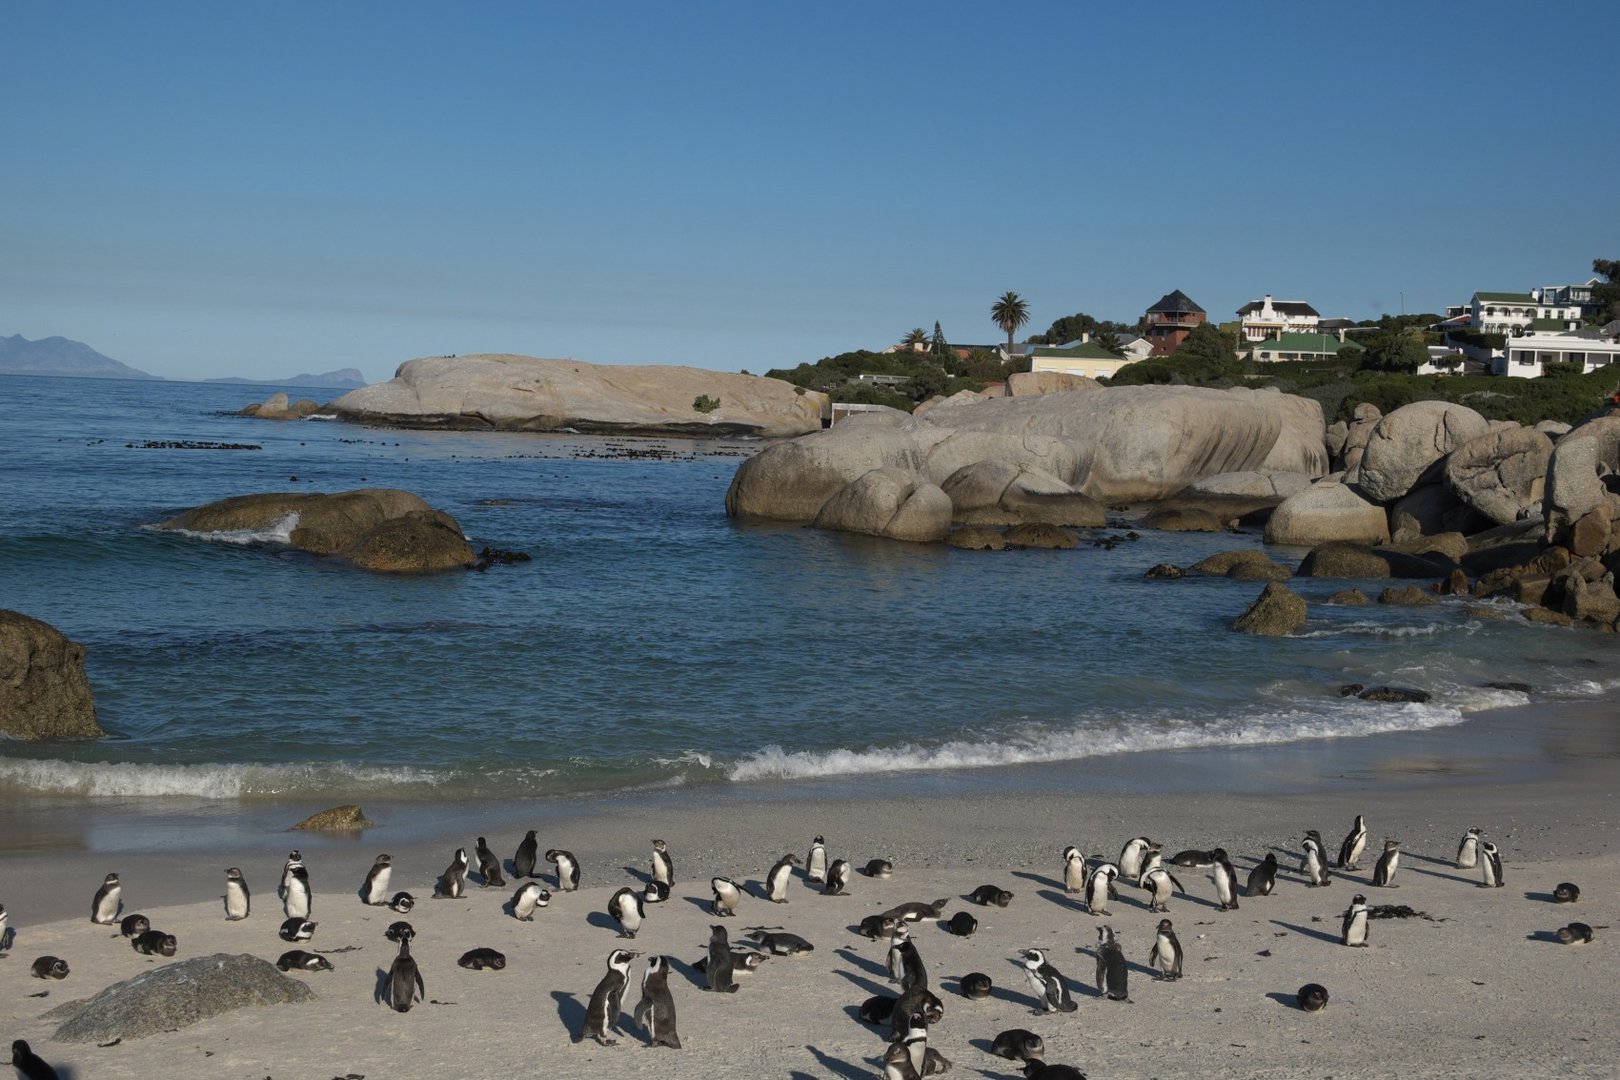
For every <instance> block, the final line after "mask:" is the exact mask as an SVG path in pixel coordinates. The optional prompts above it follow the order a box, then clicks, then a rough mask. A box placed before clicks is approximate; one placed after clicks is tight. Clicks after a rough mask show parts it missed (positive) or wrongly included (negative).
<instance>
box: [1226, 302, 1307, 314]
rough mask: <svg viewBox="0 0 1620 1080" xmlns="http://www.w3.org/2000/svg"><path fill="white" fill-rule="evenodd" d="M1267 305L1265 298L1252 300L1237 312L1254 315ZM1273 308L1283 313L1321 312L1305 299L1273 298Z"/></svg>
mask: <svg viewBox="0 0 1620 1080" xmlns="http://www.w3.org/2000/svg"><path fill="white" fill-rule="evenodd" d="M1265 306H1266V302H1265V301H1264V300H1250V301H1249V302H1248V303H1247V304H1244V305H1243V306H1242V307H1240V308H1238V309H1237V313H1238V314H1239V315H1252V314H1254V313H1255V312H1256V311H1259V310H1260V309H1261V308H1263V307H1265ZM1271 309H1272V310H1273V311H1276V312H1279V313H1280V314H1283V315H1320V314H1321V312H1319V311H1317V310H1316V309H1315V308H1313V307H1311V305H1309V304H1307V303H1306V302H1305V301H1303V300H1273V301H1272V302H1271Z"/></svg>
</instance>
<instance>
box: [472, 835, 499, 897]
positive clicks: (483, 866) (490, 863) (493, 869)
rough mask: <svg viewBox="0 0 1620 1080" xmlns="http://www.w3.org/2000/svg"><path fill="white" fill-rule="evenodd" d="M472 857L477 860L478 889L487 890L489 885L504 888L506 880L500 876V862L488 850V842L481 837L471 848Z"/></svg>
mask: <svg viewBox="0 0 1620 1080" xmlns="http://www.w3.org/2000/svg"><path fill="white" fill-rule="evenodd" d="M473 857H474V858H476V859H477V860H478V876H479V878H480V879H481V880H480V882H479V885H478V887H479V888H480V889H487V888H489V887H490V886H491V885H495V886H497V887H500V888H505V887H506V878H505V877H503V876H501V860H499V859H497V858H496V857H495V853H494V852H493V851H491V850H489V842H488V841H486V840H485V839H484V838H483V837H482V836H480V837H479V838H478V843H477V845H476V846H475V847H474V848H473Z"/></svg>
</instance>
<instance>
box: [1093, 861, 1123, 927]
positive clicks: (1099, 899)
mask: <svg viewBox="0 0 1620 1080" xmlns="http://www.w3.org/2000/svg"><path fill="white" fill-rule="evenodd" d="M1118 876H1119V867H1117V866H1115V865H1114V864H1113V863H1108V862H1105V863H1098V864H1097V866H1096V867H1094V868H1093V869H1092V871H1091V875H1090V876H1089V877H1087V878H1086V910H1087V911H1088V912H1090V913H1091V914H1092V915H1107V914H1109V911H1108V901H1110V900H1113V899H1115V898H1117V897H1118V896H1119V890H1118V889H1117V888H1116V887H1115V885H1114V879H1115V878H1117V877H1118Z"/></svg>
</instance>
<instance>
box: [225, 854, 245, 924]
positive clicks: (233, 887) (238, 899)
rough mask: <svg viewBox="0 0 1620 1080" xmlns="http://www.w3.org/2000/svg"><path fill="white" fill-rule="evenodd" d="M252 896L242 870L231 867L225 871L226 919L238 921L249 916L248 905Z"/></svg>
mask: <svg viewBox="0 0 1620 1080" xmlns="http://www.w3.org/2000/svg"><path fill="white" fill-rule="evenodd" d="M250 902H251V897H250V896H249V895H248V887H247V881H246V880H245V879H244V878H243V877H242V871H241V870H240V869H238V868H237V867H234V866H233V867H231V868H230V869H229V870H227V871H225V919H226V921H227V922H237V921H239V920H241V919H245V918H247V917H248V906H249V903H250Z"/></svg>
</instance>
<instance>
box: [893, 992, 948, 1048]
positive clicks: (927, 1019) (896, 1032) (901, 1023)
mask: <svg viewBox="0 0 1620 1080" xmlns="http://www.w3.org/2000/svg"><path fill="white" fill-rule="evenodd" d="M913 1016H921V1017H922V1018H923V1023H925V1024H937V1023H939V1022H940V1021H941V1020H943V1019H945V1003H944V1002H943V1001H941V1000H939V998H937V997H935V996H934V993H933V991H932V990H929V989H928V987H926V986H913V987H912V988H911V989H910V990H907V991H905V992H904V993H902V994H901V995H900V996H899V997H898V998H896V999H895V1001H894V1010H893V1011H892V1012H890V1013H889V1039H890V1041H891V1042H893V1041H897V1040H900V1039H903V1038H905V1037H906V1032H907V1031H908V1030H909V1029H910V1027H911V1018H912V1017H913Z"/></svg>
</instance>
